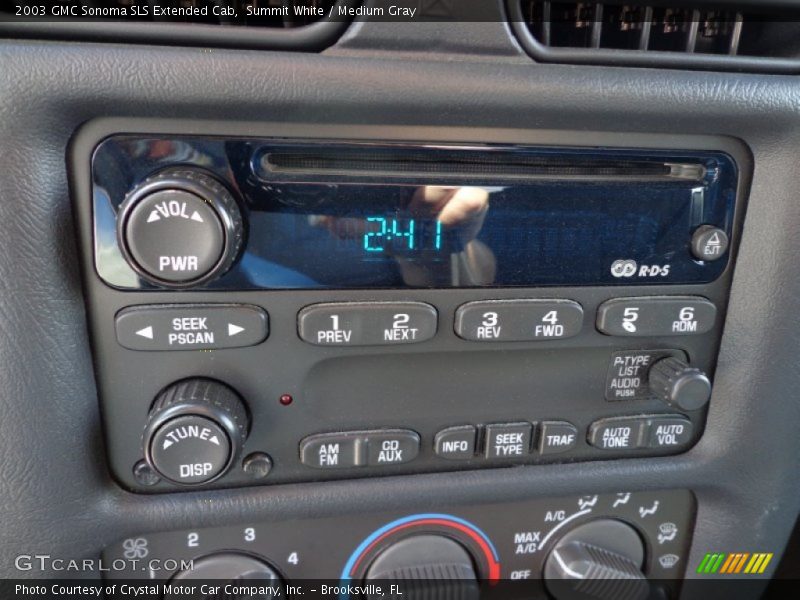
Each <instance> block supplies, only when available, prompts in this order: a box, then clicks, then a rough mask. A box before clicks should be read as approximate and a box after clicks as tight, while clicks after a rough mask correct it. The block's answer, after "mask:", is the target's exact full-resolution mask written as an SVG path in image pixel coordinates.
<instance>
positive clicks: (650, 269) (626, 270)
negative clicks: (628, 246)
mask: <svg viewBox="0 0 800 600" xmlns="http://www.w3.org/2000/svg"><path fill="white" fill-rule="evenodd" d="M637 271H638V272H637ZM611 274H612V275H613V276H614V277H617V278H620V277H633V276H634V275H637V276H638V277H666V276H667V275H669V265H642V266H639V265H637V264H636V261H635V260H631V259H620V260H615V261H614V262H613V263H611Z"/></svg>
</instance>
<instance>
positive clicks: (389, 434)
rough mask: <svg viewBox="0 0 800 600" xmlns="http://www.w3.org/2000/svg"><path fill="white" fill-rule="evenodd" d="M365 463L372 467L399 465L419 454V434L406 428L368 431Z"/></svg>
mask: <svg viewBox="0 0 800 600" xmlns="http://www.w3.org/2000/svg"><path fill="white" fill-rule="evenodd" d="M366 439H367V448H368V450H367V464H368V465H370V466H373V467H383V466H389V465H401V464H403V463H407V462H411V461H412V460H414V459H415V458H416V457H417V454H419V435H418V434H417V433H416V432H414V431H409V430H406V429H394V430H383V431H368V432H367V433H366Z"/></svg>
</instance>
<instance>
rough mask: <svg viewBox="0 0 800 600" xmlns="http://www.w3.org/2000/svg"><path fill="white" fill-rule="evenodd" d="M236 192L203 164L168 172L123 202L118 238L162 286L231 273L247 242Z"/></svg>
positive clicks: (134, 263)
mask: <svg viewBox="0 0 800 600" xmlns="http://www.w3.org/2000/svg"><path fill="white" fill-rule="evenodd" d="M242 237H243V224H242V216H241V213H240V212H239V208H238V206H237V204H236V201H235V200H234V198H233V196H232V195H231V193H230V192H229V191H228V190H227V189H226V188H225V186H223V185H222V184H221V183H220V182H219V181H217V180H216V179H215V178H214V177H213V176H212V175H210V174H208V173H206V172H205V171H202V170H200V169H191V168H174V169H167V170H166V171H162V172H160V173H158V174H156V175H155V176H153V177H151V178H150V179H148V180H147V181H145V182H144V183H143V184H142V185H139V186H137V187H136V188H134V189H133V191H132V192H131V193H130V194H129V195H128V197H127V199H126V200H125V202H124V203H123V204H122V206H121V207H120V211H119V217H118V219H117V238H118V240H119V246H120V248H121V249H122V252H123V254H124V255H125V258H126V260H127V261H128V264H130V266H131V267H132V268H133V270H134V271H136V272H137V273H138V274H139V275H140V276H141V277H143V278H144V279H146V280H148V281H149V282H151V283H154V284H156V285H159V286H161V287H188V286H191V285H196V284H199V283H202V282H204V281H208V280H210V279H212V278H214V277H218V276H220V275H222V274H223V273H225V271H227V270H228V269H229V268H230V267H231V265H232V264H233V262H234V261H235V260H236V257H237V256H238V254H239V251H240V249H241V246H242Z"/></svg>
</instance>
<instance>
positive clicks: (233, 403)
mask: <svg viewBox="0 0 800 600" xmlns="http://www.w3.org/2000/svg"><path fill="white" fill-rule="evenodd" d="M248 423H249V420H248V414H247V409H246V408H245V405H244V403H243V402H242V401H241V399H240V398H239V396H238V394H236V392H234V391H233V390H232V389H231V388H229V387H228V386H226V385H224V384H222V383H219V382H218V381H214V380H212V379H203V378H196V379H187V380H184V381H179V382H178V383H174V384H172V385H171V386H169V387H167V388H166V389H165V390H164V391H162V392H161V393H160V394H159V395H158V396H157V397H156V399H155V402H154V403H153V408H152V409H151V410H150V415H149V417H148V419H147V425H146V426H145V428H144V432H143V433H142V449H143V452H144V456H145V460H146V461H147V462H148V463H149V464H150V465H151V466H152V467H153V468H154V469H155V470H156V471H157V472H158V473H159V474H160V475H162V476H163V477H164V478H166V479H168V480H170V481H172V482H173V483H177V484H181V485H198V484H203V483H208V482H209V481H213V480H214V479H216V478H218V477H221V476H222V475H223V474H224V473H225V471H226V470H227V469H228V468H229V467H230V466H231V464H232V463H233V461H234V459H235V458H236V456H237V455H238V453H239V451H240V450H241V448H242V446H243V444H244V440H245V438H246V437H247V430H248Z"/></svg>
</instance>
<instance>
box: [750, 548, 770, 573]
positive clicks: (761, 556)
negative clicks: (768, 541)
mask: <svg viewBox="0 0 800 600" xmlns="http://www.w3.org/2000/svg"><path fill="white" fill-rule="evenodd" d="M756 556H758V560H757V561H756V562H755V564H754V565H753V568H752V569H750V571H748V572H749V573H758V569H759V568H760V567H761V563H763V562H764V560H766V558H767V554H766V552H760V553H759V554H757V555H756Z"/></svg>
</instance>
